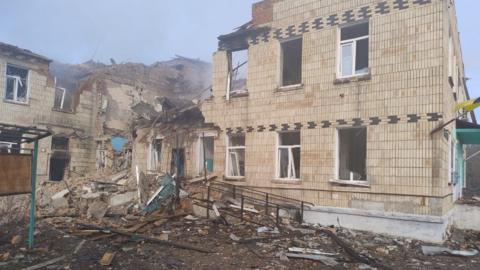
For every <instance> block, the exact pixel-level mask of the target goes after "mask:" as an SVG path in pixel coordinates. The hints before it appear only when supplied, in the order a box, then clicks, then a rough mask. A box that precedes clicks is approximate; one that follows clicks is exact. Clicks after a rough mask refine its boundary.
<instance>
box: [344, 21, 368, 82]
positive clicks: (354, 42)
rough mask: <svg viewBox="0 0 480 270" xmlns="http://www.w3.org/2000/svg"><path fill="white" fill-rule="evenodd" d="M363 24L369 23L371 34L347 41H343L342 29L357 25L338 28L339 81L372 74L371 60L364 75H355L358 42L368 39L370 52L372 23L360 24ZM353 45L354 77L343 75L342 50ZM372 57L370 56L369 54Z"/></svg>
mask: <svg viewBox="0 0 480 270" xmlns="http://www.w3.org/2000/svg"><path fill="white" fill-rule="evenodd" d="M363 23H368V24H369V25H368V26H369V33H368V35H365V36H361V37H358V38H352V39H347V40H342V29H344V28H347V27H350V26H353V25H355V24H353V25H352V24H349V25H343V26H339V28H338V34H337V39H338V43H337V44H338V48H337V59H338V60H337V78H339V79H347V78H353V77H358V76H363V75H367V74H369V73H370V59H369V61H368V70H367V71H366V72H364V73H355V66H356V64H357V42H358V41H360V40H364V39H368V49H369V50H370V22H361V23H358V24H363ZM350 44H351V45H352V69H351V71H352V75H343V73H342V67H343V66H342V64H343V63H342V62H343V61H342V56H343V54H342V48H343V46H346V45H350ZM369 55H370V54H369Z"/></svg>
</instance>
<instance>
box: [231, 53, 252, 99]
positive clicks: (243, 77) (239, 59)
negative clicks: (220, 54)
mask: <svg viewBox="0 0 480 270" xmlns="http://www.w3.org/2000/svg"><path fill="white" fill-rule="evenodd" d="M247 74H248V49H244V50H239V51H231V52H229V53H228V85H227V87H228V95H229V96H232V95H236V94H242V93H246V92H247Z"/></svg>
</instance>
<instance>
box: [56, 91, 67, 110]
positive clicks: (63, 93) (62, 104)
mask: <svg viewBox="0 0 480 270" xmlns="http://www.w3.org/2000/svg"><path fill="white" fill-rule="evenodd" d="M57 89H58V90H61V91H62V99H61V101H60V107H55V96H54V101H53V108H54V109H57V110H62V111H63V110H65V109H64V108H63V106H64V103H65V95H66V94H67V89H65V88H62V87H55V90H57Z"/></svg>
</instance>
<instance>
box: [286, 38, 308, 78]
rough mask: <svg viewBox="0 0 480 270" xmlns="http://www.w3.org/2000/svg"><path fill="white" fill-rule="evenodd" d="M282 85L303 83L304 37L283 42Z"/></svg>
mask: <svg viewBox="0 0 480 270" xmlns="http://www.w3.org/2000/svg"><path fill="white" fill-rule="evenodd" d="M281 46H282V59H281V61H282V62H281V63H282V65H281V66H282V80H281V82H282V86H290V85H298V84H301V83H302V46H303V39H302V38H297V39H293V40H288V41H285V42H282V44H281Z"/></svg>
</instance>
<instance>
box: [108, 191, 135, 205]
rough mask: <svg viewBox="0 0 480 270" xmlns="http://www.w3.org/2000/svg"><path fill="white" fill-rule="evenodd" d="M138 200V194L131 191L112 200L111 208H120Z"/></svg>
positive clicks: (113, 197)
mask: <svg viewBox="0 0 480 270" xmlns="http://www.w3.org/2000/svg"><path fill="white" fill-rule="evenodd" d="M136 198H137V192H135V191H131V192H127V193H123V194H118V195H115V196H112V197H111V198H110V206H113V207H115V206H120V205H124V204H127V203H131V202H133V200H135V199H136Z"/></svg>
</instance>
